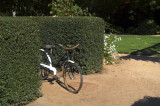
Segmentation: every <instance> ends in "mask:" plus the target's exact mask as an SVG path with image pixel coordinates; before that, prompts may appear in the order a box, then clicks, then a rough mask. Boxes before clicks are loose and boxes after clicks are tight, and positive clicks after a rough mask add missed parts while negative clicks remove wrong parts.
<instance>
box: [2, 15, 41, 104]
mask: <svg viewBox="0 0 160 106" xmlns="http://www.w3.org/2000/svg"><path fill="white" fill-rule="evenodd" d="M40 44H41V43H40V39H39V36H38V27H37V24H36V23H35V22H34V21H33V20H31V19H29V18H7V17H5V18H2V17H0V105H2V106H8V105H18V104H26V103H28V102H29V101H31V100H34V99H36V98H37V97H39V96H41V93H40V92H39V89H40V86H41V81H40V78H39V76H38V74H37V71H38V70H39V55H38V54H39V48H40Z"/></svg>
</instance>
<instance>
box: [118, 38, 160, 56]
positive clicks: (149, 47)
mask: <svg viewBox="0 0 160 106" xmlns="http://www.w3.org/2000/svg"><path fill="white" fill-rule="evenodd" d="M117 36H118V37H121V38H122V40H121V41H119V42H117V43H116V49H117V51H118V52H119V53H129V54H130V53H132V54H138V55H157V54H160V53H159V51H160V36H135V35H117Z"/></svg>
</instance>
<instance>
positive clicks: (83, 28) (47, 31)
mask: <svg viewBox="0 0 160 106" xmlns="http://www.w3.org/2000/svg"><path fill="white" fill-rule="evenodd" d="M36 20H37V19H36ZM38 21H39V22H41V23H40V24H39V25H40V36H41V38H42V39H41V40H42V43H43V45H45V44H54V43H61V44H63V45H66V46H67V45H68V44H69V45H72V44H74V43H79V44H80V46H79V47H78V48H76V49H75V52H74V53H75V54H74V56H73V57H74V60H75V61H76V63H77V64H78V65H79V66H80V67H81V69H82V71H83V74H89V73H95V72H99V71H101V69H102V61H103V54H104V51H103V49H104V42H103V41H104V40H103V39H104V37H103V35H104V21H103V20H102V19H100V18H96V17H56V18H52V17H49V18H48V17H46V18H41V19H39V20H38ZM61 50H62V48H61ZM61 50H60V49H59V50H55V51H56V53H55V52H54V53H55V54H54V57H59V54H60V53H62V54H63V53H64V52H61ZM55 61H56V59H54V62H55Z"/></svg>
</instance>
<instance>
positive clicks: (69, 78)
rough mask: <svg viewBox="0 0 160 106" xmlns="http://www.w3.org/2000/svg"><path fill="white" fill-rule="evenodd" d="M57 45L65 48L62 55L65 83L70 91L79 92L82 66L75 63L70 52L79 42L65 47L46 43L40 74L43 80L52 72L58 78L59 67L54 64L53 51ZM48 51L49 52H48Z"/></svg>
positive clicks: (62, 70)
mask: <svg viewBox="0 0 160 106" xmlns="http://www.w3.org/2000/svg"><path fill="white" fill-rule="evenodd" d="M56 46H60V47H62V48H63V49H64V50H65V55H64V56H63V57H62V59H63V62H62V63H63V65H62V68H61V70H60V71H61V72H62V75H61V76H60V77H63V79H64V84H65V86H66V88H67V90H68V91H70V92H72V93H78V92H79V91H80V89H81V88H82V84H83V78H82V72H81V70H80V68H79V67H78V66H77V65H76V64H75V62H74V61H72V60H70V52H69V51H72V50H73V49H74V48H76V47H77V46H79V44H77V45H76V46H74V47H70V48H64V46H62V45H61V44H56V45H46V46H45V48H44V49H40V51H41V63H40V75H41V78H42V80H46V79H47V78H48V76H49V75H50V74H53V79H56V80H58V78H60V77H58V76H57V68H56V67H54V66H53V61H52V58H51V57H52V51H53V49H54V48H55V47H56ZM47 51H48V52H47Z"/></svg>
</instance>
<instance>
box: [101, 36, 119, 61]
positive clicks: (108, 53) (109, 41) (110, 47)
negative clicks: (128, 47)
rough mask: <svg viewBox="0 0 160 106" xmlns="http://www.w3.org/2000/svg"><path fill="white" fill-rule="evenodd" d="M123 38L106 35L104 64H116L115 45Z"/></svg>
mask: <svg viewBox="0 0 160 106" xmlns="http://www.w3.org/2000/svg"><path fill="white" fill-rule="evenodd" d="M120 40H121V37H117V36H114V35H106V34H105V35H104V59H105V60H104V62H106V63H114V59H115V57H114V56H113V55H115V54H117V53H118V52H117V50H116V46H115V43H116V42H117V41H120Z"/></svg>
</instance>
